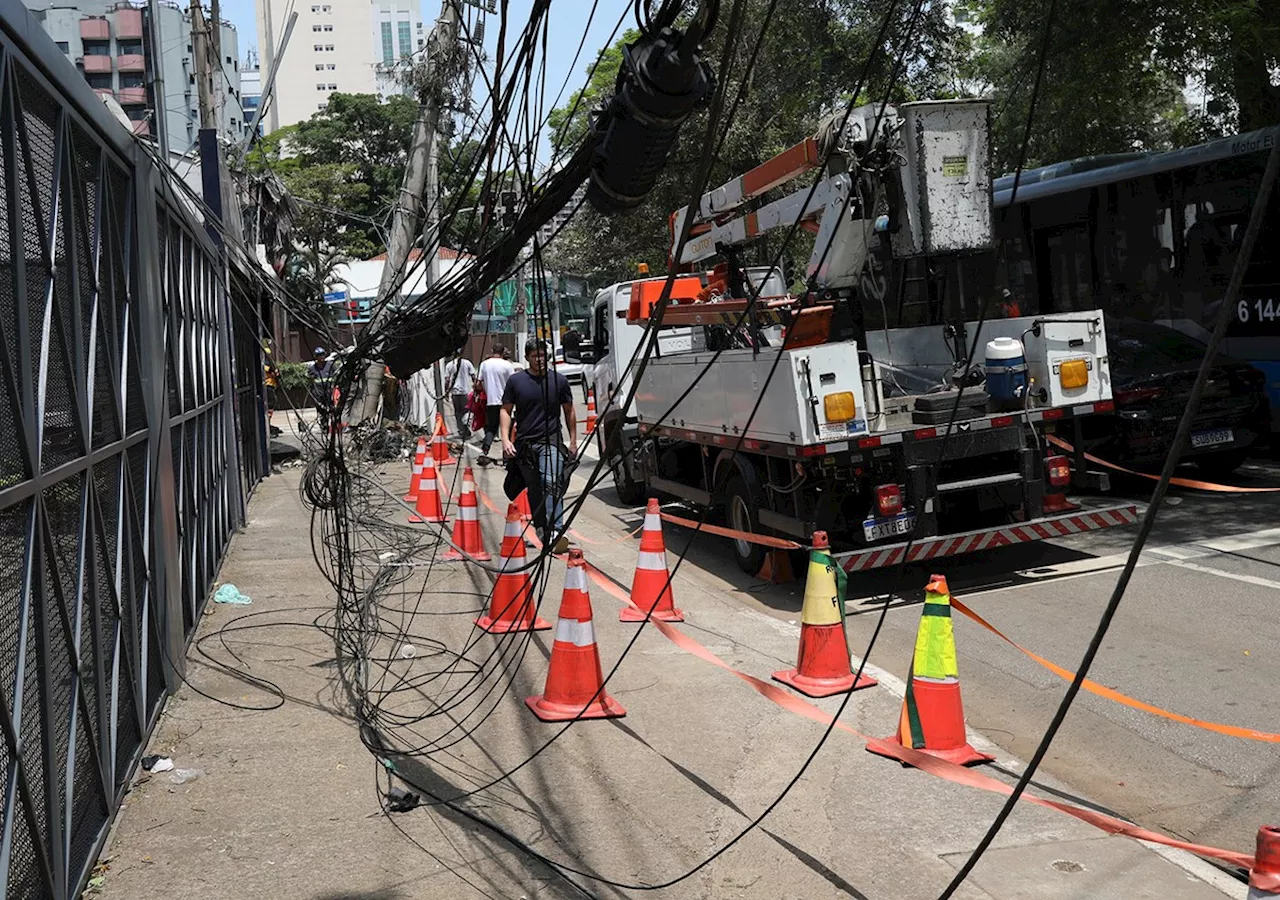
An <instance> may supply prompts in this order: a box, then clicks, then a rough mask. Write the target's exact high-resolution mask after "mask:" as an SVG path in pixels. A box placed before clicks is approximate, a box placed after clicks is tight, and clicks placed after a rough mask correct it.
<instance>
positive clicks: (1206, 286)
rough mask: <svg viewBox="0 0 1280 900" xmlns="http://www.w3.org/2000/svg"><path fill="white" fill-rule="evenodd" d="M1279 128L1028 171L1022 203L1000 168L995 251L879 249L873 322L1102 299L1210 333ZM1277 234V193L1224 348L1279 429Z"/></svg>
mask: <svg viewBox="0 0 1280 900" xmlns="http://www.w3.org/2000/svg"><path fill="white" fill-rule="evenodd" d="M1275 136H1276V132H1275V131H1274V130H1272V129H1265V130H1261V131H1255V132H1251V133H1249V134H1242V135H1238V136H1235V137H1229V138H1222V139H1220V140H1214V141H1209V142H1208V143H1204V144H1200V145H1198V146H1194V147H1187V148H1183V149H1181V150H1172V151H1166V152H1147V153H1125V154H1115V155H1109V156H1096V157H1087V158H1083V159H1077V160H1071V161H1069V162H1062V163H1056V164H1054V165H1048V166H1043V167H1041V168H1037V169H1031V170H1028V171H1026V172H1024V173H1023V174H1022V177H1021V179H1020V182H1019V185H1018V191H1017V194H1016V196H1014V197H1013V201H1014V202H1013V205H1012V206H1010V198H1011V195H1012V194H1013V190H1012V189H1013V176H1012V175H1006V176H1003V177H1001V178H997V179H996V180H995V183H994V185H993V193H994V204H995V207H996V213H995V216H994V221H995V223H996V236H997V241H996V246H995V248H993V250H992V251H991V252H989V253H984V254H979V255H976V256H972V257H969V258H968V259H966V260H964V261H963V262H962V263H960V264H959V265H958V269H959V271H957V265H956V264H954V263H952V264H948V265H945V266H935V265H934V264H933V263H931V262H930V261H928V260H910V261H906V262H905V263H904V262H899V263H897V264H895V263H893V262H891V261H890V258H889V256H888V254H887V253H885V252H878V253H875V254H873V256H872V257H871V259H870V261H869V265H868V268H867V270H866V272H865V274H864V276H863V281H862V287H861V291H860V294H861V296H862V299H863V304H862V306H863V309H864V316H865V327H867V328H868V329H873V328H884V327H889V328H895V327H905V326H912V325H924V324H943V323H945V322H947V321H955V320H956V319H957V317H958V315H963V316H965V317H967V318H970V319H972V318H976V317H977V312H978V304H979V302H984V303H985V305H986V309H987V315H988V317H995V316H1004V315H1042V314H1049V313H1055V312H1065V311H1069V310H1087V309H1101V310H1103V311H1104V313H1106V315H1107V316H1108V317H1112V316H1114V317H1117V318H1125V319H1137V320H1141V321H1146V322H1155V323H1158V324H1163V325H1167V326H1169V327H1171V328H1174V329H1176V330H1178V331H1180V332H1183V333H1185V334H1187V335H1188V336H1190V337H1192V338H1196V339H1198V340H1200V341H1206V340H1208V337H1209V333H1210V332H1211V331H1212V328H1213V324H1214V321H1215V317H1216V315H1217V312H1218V310H1219V308H1220V305H1221V302H1222V299H1223V297H1224V294H1225V292H1226V287H1227V282H1228V281H1229V280H1230V277H1231V271H1232V267H1233V265H1234V263H1235V259H1236V256H1237V255H1238V250H1239V246H1240V242H1241V240H1242V238H1243V236H1244V230H1245V226H1246V224H1247V222H1248V218H1249V212H1250V209H1251V207H1252V203H1253V199H1254V197H1255V196H1256V193H1257V189H1258V186H1259V183H1260V182H1261V180H1262V172H1263V169H1264V168H1265V167H1266V162H1267V155H1268V153H1269V152H1270V150H1271V147H1272V144H1273V143H1274V141H1275V139H1276V138H1275ZM1278 239H1280V200H1278V199H1277V195H1276V194H1275V193H1273V194H1272V197H1271V201H1270V203H1269V204H1268V210H1267V215H1266V218H1265V220H1264V224H1263V229H1262V232H1261V234H1260V235H1259V237H1258V240H1257V243H1256V244H1255V247H1254V253H1253V258H1252V259H1251V260H1250V261H1249V266H1248V269H1247V270H1246V276H1245V281H1244V286H1243V291H1242V293H1241V295H1240V297H1239V298H1238V300H1237V302H1236V303H1235V304H1234V306H1235V309H1233V310H1232V314H1231V320H1230V325H1229V327H1228V329H1227V334H1226V341H1225V344H1224V346H1223V347H1222V352H1224V353H1226V354H1227V355H1229V356H1232V357H1235V358H1237V359H1242V360H1245V361H1247V362H1249V363H1251V364H1252V365H1253V366H1254V367H1255V368H1257V369H1259V370H1260V371H1261V372H1262V373H1263V374H1264V376H1265V377H1266V385H1267V394H1268V398H1269V400H1270V403H1271V407H1272V416H1271V421H1272V428H1273V429H1276V428H1277V427H1280V252H1278V248H1280V244H1278V243H1277V240H1278ZM957 276H958V277H957ZM960 320H961V321H963V319H960ZM979 352H981V351H979Z"/></svg>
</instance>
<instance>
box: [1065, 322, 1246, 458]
mask: <svg viewBox="0 0 1280 900" xmlns="http://www.w3.org/2000/svg"><path fill="white" fill-rule="evenodd" d="M1205 349H1206V348H1205V345H1204V344H1203V343H1201V342H1200V341H1198V340H1196V339H1195V338H1192V337H1189V336H1188V335H1185V334H1183V333H1182V332H1179V331H1174V330H1173V329H1172V328H1166V327H1165V326H1163V325H1154V324H1152V323H1150V322H1139V321H1134V320H1120V321H1114V320H1108V321H1107V352H1108V355H1109V357H1110V361H1111V391H1112V396H1113V397H1114V399H1115V405H1116V414H1115V415H1114V416H1090V417H1088V418H1087V419H1086V420H1085V423H1086V426H1085V432H1084V435H1085V446H1086V448H1087V449H1088V450H1089V451H1090V452H1092V453H1094V454H1095V455H1097V456H1100V457H1102V458H1103V459H1106V460H1110V461H1111V462H1115V463H1119V464H1121V465H1126V466H1129V467H1131V468H1139V469H1158V468H1159V467H1160V466H1161V465H1163V463H1164V460H1165V458H1166V457H1167V456H1168V455H1169V452H1170V451H1171V450H1172V449H1173V438H1174V435H1175V434H1176V433H1177V430H1178V421H1179V419H1181V417H1182V413H1183V410H1185V409H1186V408H1187V403H1188V401H1189V400H1190V399H1191V387H1192V385H1193V384H1194V383H1195V380H1196V372H1197V371H1198V370H1199V368H1200V361H1201V360H1202V359H1203V358H1204V352H1205ZM1265 384H1266V378H1265V376H1264V375H1263V374H1262V373H1261V372H1259V371H1258V370H1257V369H1255V368H1253V367H1252V366H1250V365H1249V364H1248V363H1246V362H1242V361H1240V360H1237V359H1232V358H1231V357H1228V356H1224V355H1222V354H1219V355H1218V358H1217V361H1216V365H1215V366H1214V367H1213V369H1212V370H1211V371H1210V374H1209V383H1208V385H1207V386H1206V390H1205V394H1204V397H1203V399H1202V400H1201V402H1200V409H1199V411H1198V413H1197V414H1196V418H1195V424H1194V426H1193V427H1192V430H1191V443H1190V446H1189V447H1188V448H1187V450H1186V452H1185V453H1184V454H1183V457H1182V458H1183V460H1184V461H1187V462H1193V463H1195V464H1196V466H1197V467H1198V468H1199V469H1200V470H1201V471H1202V472H1203V473H1204V475H1205V476H1206V477H1209V478H1212V477H1213V476H1219V475H1227V474H1229V473H1231V472H1232V471H1234V470H1235V469H1236V468H1238V467H1239V466H1240V464H1241V463H1243V462H1244V461H1245V459H1246V458H1247V457H1248V456H1249V453H1250V451H1251V449H1257V447H1256V446H1255V445H1258V444H1260V443H1261V442H1263V441H1264V440H1266V439H1268V437H1269V435H1270V432H1271V407H1270V404H1269V403H1268V402H1267V397H1266V394H1265Z"/></svg>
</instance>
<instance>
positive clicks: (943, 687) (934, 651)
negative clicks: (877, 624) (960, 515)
mask: <svg viewBox="0 0 1280 900" xmlns="http://www.w3.org/2000/svg"><path fill="white" fill-rule="evenodd" d="M956 669H957V666H956V641H955V635H954V634H953V633H952V631H951V592H950V590H949V589H948V588H947V579H945V578H943V577H942V576H941V575H934V576H933V577H931V578H930V579H929V586H928V587H926V588H925V594H924V609H923V610H921V616H920V629H919V631H917V632H916V650H915V656H914V657H913V658H912V660H911V668H910V669H909V670H908V672H907V693H906V696H905V697H904V698H903V701H902V716H901V718H900V719H899V720H898V733H897V734H895V735H894V736H893V737H891V738H888V740H890V741H895V742H897V743H899V744H901V745H902V746H904V747H911V748H913V749H915V750H919V751H921V752H922V753H928V754H929V755H930V756H936V757H938V758H939V759H945V760H947V761H948V762H953V763H957V764H958V765H962V766H967V765H972V764H973V763H980V762H990V761H991V760H993V759H995V757H994V756H991V755H990V754H987V753H979V752H978V751H977V750H975V749H973V747H972V746H970V744H969V741H968V738H967V737H966V735H965V731H964V706H963V704H962V703H961V702H960V678H959V676H958V675H957V672H956ZM867 749H868V750H870V751H871V752H872V753H879V754H880V755H881V756H887V755H888V754H887V753H884V752H882V751H880V750H878V749H876V748H875V747H873V746H871V745H868V746H867Z"/></svg>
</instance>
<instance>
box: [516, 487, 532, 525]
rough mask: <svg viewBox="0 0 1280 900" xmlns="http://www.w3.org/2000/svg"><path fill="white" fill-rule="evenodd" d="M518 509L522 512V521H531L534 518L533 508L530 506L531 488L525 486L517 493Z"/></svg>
mask: <svg viewBox="0 0 1280 900" xmlns="http://www.w3.org/2000/svg"><path fill="white" fill-rule="evenodd" d="M516 509H517V510H519V512H520V521H521V522H529V521H532V519H533V510H531V509H530V508H529V489H528V488H525V489H524V490H523V491H521V492H520V493H519V494H518V495H516Z"/></svg>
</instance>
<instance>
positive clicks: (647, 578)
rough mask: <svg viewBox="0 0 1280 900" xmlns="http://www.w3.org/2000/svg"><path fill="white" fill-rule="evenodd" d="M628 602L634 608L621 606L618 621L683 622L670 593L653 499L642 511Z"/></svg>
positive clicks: (664, 545) (664, 554) (659, 513)
mask: <svg viewBox="0 0 1280 900" xmlns="http://www.w3.org/2000/svg"><path fill="white" fill-rule="evenodd" d="M631 602H632V603H633V604H635V605H634V606H624V607H623V608H622V612H621V613H619V614H618V621H620V622H643V621H644V620H645V619H646V618H653V619H656V620H658V621H659V622H683V621H684V612H683V611H681V610H678V609H676V606H675V599H674V597H673V596H672V593H671V576H670V575H669V574H668V572H667V545H666V544H665V543H664V542H663V540H662V516H661V511H660V509H659V508H658V500H657V498H656V497H650V498H649V506H648V508H646V509H645V512H644V530H643V531H641V532H640V555H639V558H638V559H637V560H636V574H635V576H634V577H633V578H632V579H631ZM651 611H652V612H651Z"/></svg>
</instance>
